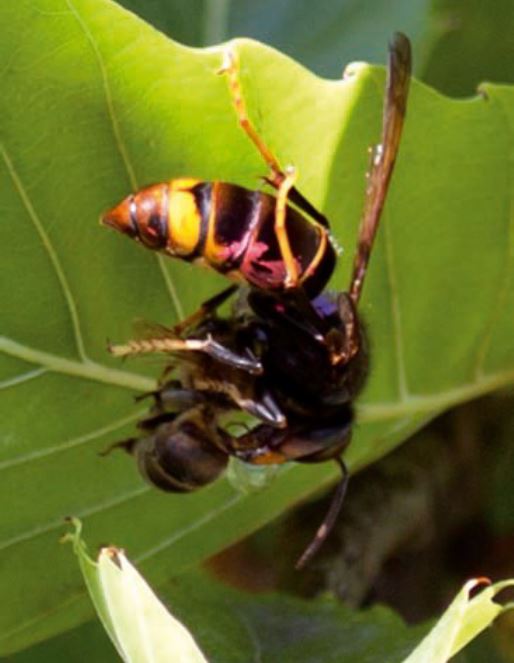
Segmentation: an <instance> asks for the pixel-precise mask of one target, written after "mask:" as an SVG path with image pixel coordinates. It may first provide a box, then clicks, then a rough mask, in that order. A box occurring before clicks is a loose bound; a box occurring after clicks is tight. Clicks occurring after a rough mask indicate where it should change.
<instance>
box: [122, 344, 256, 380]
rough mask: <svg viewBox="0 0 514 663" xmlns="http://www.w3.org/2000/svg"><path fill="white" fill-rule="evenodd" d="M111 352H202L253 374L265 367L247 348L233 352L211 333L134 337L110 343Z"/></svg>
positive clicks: (140, 353)
mask: <svg viewBox="0 0 514 663" xmlns="http://www.w3.org/2000/svg"><path fill="white" fill-rule="evenodd" d="M109 352H110V353H111V354H113V355H114V356H116V357H129V356H134V355H143V354H157V353H159V352H163V353H165V354H176V353H182V352H201V353H204V354H206V355H209V356H210V357H212V358H213V359H216V360H217V361H219V362H220V363H222V364H226V365H227V366H230V367H231V368H238V369H240V370H242V371H246V372H247V373H250V374H251V375H261V374H262V371H263V368H262V364H261V362H260V360H259V359H258V358H257V357H256V356H255V355H254V354H253V353H252V352H251V351H250V350H249V349H247V350H246V351H245V353H244V354H239V353H237V352H233V351H232V350H230V349H229V348H227V347H226V346H224V345H223V344H221V343H218V341H215V340H214V338H213V337H212V336H211V334H208V335H207V337H206V338H185V339H182V338H168V337H165V336H164V337H160V338H147V339H134V340H132V341H128V342H127V343H125V344H124V345H110V346H109Z"/></svg>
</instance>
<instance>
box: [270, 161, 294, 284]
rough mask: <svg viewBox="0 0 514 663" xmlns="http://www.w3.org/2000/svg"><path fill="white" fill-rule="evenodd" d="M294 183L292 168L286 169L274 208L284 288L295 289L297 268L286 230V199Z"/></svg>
mask: <svg viewBox="0 0 514 663" xmlns="http://www.w3.org/2000/svg"><path fill="white" fill-rule="evenodd" d="M295 181H296V172H295V170H294V168H288V170H287V173H286V175H285V179H284V181H283V182H282V184H281V185H280V187H279V189H278V194H277V204H276V206H275V234H276V235H277V239H278V245H279V248H280V253H281V255H282V260H283V261H284V264H285V267H286V282H285V285H286V288H296V286H297V285H298V267H297V265H296V260H295V258H294V256H293V252H292V251H291V244H290V243H289V237H288V235H287V228H286V212H287V197H288V195H289V191H290V190H291V189H292V188H293V187H294V183H295Z"/></svg>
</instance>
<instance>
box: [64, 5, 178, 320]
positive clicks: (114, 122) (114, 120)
mask: <svg viewBox="0 0 514 663" xmlns="http://www.w3.org/2000/svg"><path fill="white" fill-rule="evenodd" d="M66 2H67V4H68V7H69V8H70V11H71V12H72V14H73V16H74V17H75V19H76V21H77V23H78V24H79V25H80V27H81V29H82V31H83V32H84V35H85V36H86V39H87V40H88V42H89V44H90V46H91V48H92V49H93V53H94V55H95V58H96V61H97V63H98V68H99V69H100V77H101V79H102V87H103V91H104V96H105V103H106V106H107V114H108V116H109V120H110V122H111V126H112V132H113V135H114V141H115V143H116V147H117V149H118V153H119V155H120V157H121V160H122V162H123V165H124V167H125V170H126V172H127V175H128V179H129V183H130V187H131V189H132V191H137V190H138V189H139V184H138V180H137V177H136V172H135V168H134V166H133V165H132V161H131V159H130V155H129V151H128V149H127V146H126V144H125V141H124V140H123V137H122V133H121V128H120V123H119V122H118V117H117V115H116V111H115V108H114V100H113V95H112V91H111V86H110V83H109V77H108V75H107V68H106V66H105V62H104V59H103V56H102V53H101V51H100V48H99V46H98V44H97V42H96V40H95V38H94V36H93V34H92V32H91V30H90V29H89V27H88V25H87V24H86V22H85V21H84V19H83V17H82V16H81V14H80V13H79V11H78V9H77V8H76V7H75V5H74V4H73V2H72V0H66ZM156 257H157V261H158V263H159V268H160V270H161V273H162V276H163V279H164V284H165V286H166V290H167V292H168V295H169V297H170V299H171V301H172V303H173V306H174V307H175V309H176V312H177V316H178V318H179V319H182V318H183V317H184V314H183V307H182V305H181V303H180V302H179V300H178V296H177V290H176V288H175V286H174V284H173V282H172V279H171V277H170V275H169V274H168V272H167V271H165V269H164V267H163V265H162V256H160V255H159V254H156Z"/></svg>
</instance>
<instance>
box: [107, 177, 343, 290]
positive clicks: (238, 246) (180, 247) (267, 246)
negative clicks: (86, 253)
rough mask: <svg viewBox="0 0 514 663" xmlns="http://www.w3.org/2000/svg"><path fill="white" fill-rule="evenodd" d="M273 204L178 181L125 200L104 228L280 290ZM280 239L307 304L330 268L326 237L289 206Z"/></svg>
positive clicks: (233, 188)
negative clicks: (284, 239) (283, 239)
mask: <svg viewBox="0 0 514 663" xmlns="http://www.w3.org/2000/svg"><path fill="white" fill-rule="evenodd" d="M275 206H276V198H275V197H274V196H271V195H269V194H267V193H264V192H261V191H251V190H249V189H245V188H243V187H240V186H237V185H235V184H227V183H225V182H203V181H200V180H195V179H186V178H184V179H176V180H171V181H169V182H165V183H162V184H155V185H153V186H150V187H146V188H144V189H141V190H140V191H138V192H137V193H135V194H133V195H131V196H128V198H126V199H125V200H123V201H122V202H121V203H120V204H119V205H117V206H116V207H114V208H113V209H111V210H109V211H108V212H106V213H105V214H104V216H103V217H102V222H103V223H105V224H107V225H109V226H112V227H113V228H115V229H116V230H119V231H121V232H123V233H124V234H126V235H128V236H130V237H132V238H133V239H135V240H137V241H139V242H141V243H142V244H144V245H145V246H147V247H148V248H151V249H154V250H157V251H161V252H163V253H167V254H168V255H171V256H175V257H178V258H181V259H182V260H187V261H189V262H201V263H204V264H206V265H208V266H209V267H212V268H213V269H215V270H216V271H218V272H221V273H223V274H227V275H228V276H230V277H231V278H236V279H239V280H244V281H247V282H248V283H249V284H250V285H252V286H254V287H257V288H261V289H264V290H283V289H285V287H286V286H285V282H286V276H287V274H286V267H285V264H284V260H283V258H282V254H281V251H280V247H279V244H278V240H277V235H276V233H275ZM285 223H286V231H287V234H288V236H289V241H290V245H291V251H292V254H293V257H294V260H295V262H296V265H297V268H298V275H299V285H300V286H302V287H303V288H304V289H305V290H306V291H307V292H308V293H309V295H310V296H311V297H312V296H314V295H316V294H318V293H319V292H320V291H321V290H322V289H323V288H324V286H325V284H326V283H327V281H328V279H329V278H330V275H331V274H332V271H333V269H334V264H335V258H336V256H335V251H334V248H333V247H332V245H331V243H330V241H329V237H328V231H327V230H326V228H324V227H323V226H321V225H320V224H318V223H315V222H313V221H312V220H310V219H308V218H307V217H306V216H304V215H303V214H302V213H301V212H299V211H298V210H296V209H294V208H293V207H291V206H289V205H288V206H287V208H286V222H285Z"/></svg>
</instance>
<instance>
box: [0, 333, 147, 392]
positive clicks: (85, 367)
mask: <svg viewBox="0 0 514 663" xmlns="http://www.w3.org/2000/svg"><path fill="white" fill-rule="evenodd" d="M0 352H5V353H6V354H8V355H11V356H12V357H17V358H18V359H23V360H24V361H27V362H29V363H31V364H37V365H39V366H42V367H44V368H46V369H48V370H49V371H52V372H53V373H64V374H66V375H73V376H75V377H79V378H84V379H86V380H95V381H96V382H103V383H105V384H112V385H117V386H119V387H126V388H127V389H134V390H135V391H150V390H152V389H155V385H156V383H155V380H152V379H151V378H147V377H144V376H143V375H137V374H135V373H128V372H126V371H120V370H118V369H116V368H108V367H107V366H103V365H102V364H97V363H96V362H94V361H90V360H83V361H79V360H76V359H65V358H64V357H59V356H58V355H54V354H51V353H49V352H43V351H41V350H35V349H34V348H31V347H29V346H27V345H23V344H21V343H17V342H16V341H13V340H12V339H10V338H6V337H4V336H2V337H0Z"/></svg>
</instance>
